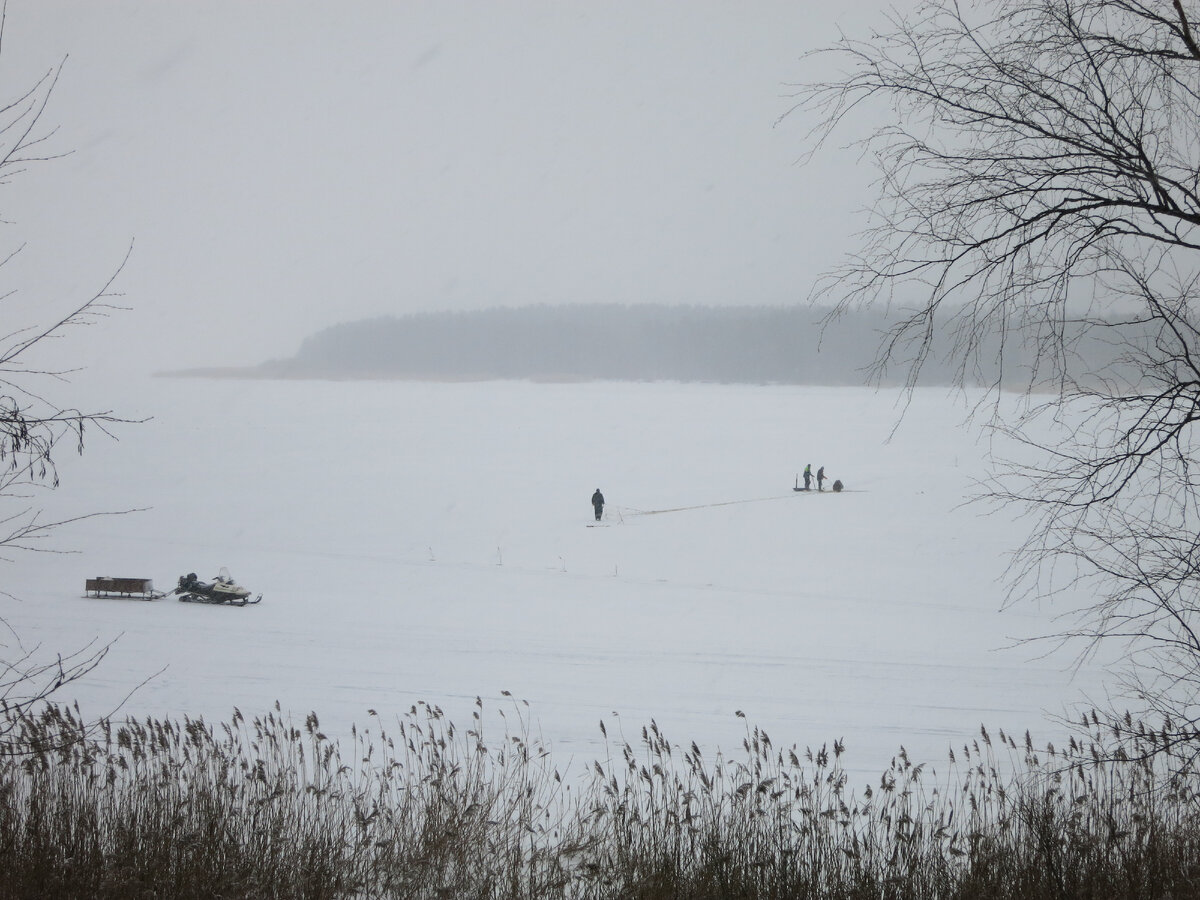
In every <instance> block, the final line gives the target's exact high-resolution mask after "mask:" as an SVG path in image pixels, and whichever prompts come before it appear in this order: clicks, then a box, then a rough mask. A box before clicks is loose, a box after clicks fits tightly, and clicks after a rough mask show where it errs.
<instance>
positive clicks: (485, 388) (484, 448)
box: [0, 378, 1105, 779]
mask: <svg viewBox="0 0 1200 900" xmlns="http://www.w3.org/2000/svg"><path fill="white" fill-rule="evenodd" d="M901 401H902V395H901V394H900V392H898V391H880V392H875V391H871V390H867V389H854V388H845V389H838V388H820V389H818V388H803V387H792V386H787V387H784V386H779V387H772V386H765V387H764V386H746V385H739V386H720V385H701V384H662V383H658V384H633V383H589V384H530V383H519V382H491V383H461V384H457V383H445V384H432V383H415V382H365V383H364V382H356V383H348V382H300V381H237V380H204V379H163V378H160V379H147V380H145V381H139V382H137V383H136V384H135V385H133V386H130V387H124V388H122V390H121V392H120V393H114V392H113V391H112V390H109V391H108V393H107V394H105V395H104V403H105V407H106V408H107V407H109V406H111V407H113V408H115V409H116V410H117V411H118V412H120V413H122V414H125V415H129V416H135V417H137V416H153V418H152V419H150V420H149V421H147V422H145V423H143V424H140V425H136V426H129V427H126V428H123V429H121V431H120V438H121V439H120V441H119V442H112V441H107V440H103V439H101V438H100V437H99V436H94V437H93V438H92V440H91V441H90V442H89V444H88V447H87V450H86V452H85V454H84V455H83V457H81V458H78V459H75V458H67V457H64V458H63V460H62V462H63V465H62V481H63V486H62V488H61V489H60V490H59V491H57V492H54V493H51V494H47V495H44V496H39V497H38V498H36V499H37V500H38V501H39V502H41V501H45V503H44V505H45V507H46V509H47V516H48V517H50V518H62V517H69V516H73V515H79V514H82V513H88V512H95V511H101V510H105V511H117V510H127V509H135V508H136V509H143V508H144V511H141V512H134V513H129V514H127V515H117V516H105V517H100V518H92V519H87V520H85V521H82V522H80V523H77V524H74V525H70V526H67V527H64V528H62V529H60V530H59V531H58V532H57V534H56V536H55V538H54V541H55V547H56V548H57V549H63V550H66V549H70V550H75V551H77V553H75V554H73V555H65V556H64V555H52V554H34V555H27V556H23V557H21V558H20V559H18V560H17V561H15V562H12V563H8V564H6V565H5V568H4V570H3V578H4V590H5V591H6V592H8V593H10V594H12V595H13V597H14V598H16V599H14V600H7V599H5V600H3V606H2V607H0V611H2V614H3V617H4V618H5V619H6V620H7V621H8V622H9V623H10V625H11V626H12V627H13V629H14V630H15V632H16V633H17V634H18V635H19V636H20V639H21V641H22V642H23V644H24V646H25V647H26V648H31V647H33V646H34V645H38V646H39V647H40V649H39V650H38V654H39V655H42V656H46V655H49V656H50V658H53V654H54V653H58V652H67V651H70V650H73V649H76V648H78V647H79V646H82V645H84V644H86V643H88V642H89V641H93V640H98V641H99V642H101V643H105V642H109V641H115V643H114V645H113V647H112V650H111V652H110V653H109V655H108V657H107V658H106V659H105V660H104V662H103V663H102V665H101V666H100V667H99V668H98V669H97V670H96V671H95V672H93V673H92V674H91V675H89V676H88V677H87V678H86V679H85V680H84V681H82V682H79V683H76V684H72V685H69V686H68V687H67V688H66V689H65V691H64V693H63V694H62V695H61V699H70V700H78V702H79V703H80V705H81V707H82V708H83V710H84V712H85V714H90V715H96V714H102V713H107V712H109V711H110V710H112V709H114V708H115V707H117V706H118V705H120V704H121V703H122V701H124V706H123V707H122V712H123V713H129V714H134V715H138V716H146V715H152V716H170V717H182V716H184V715H190V716H193V717H194V716H204V717H206V718H210V719H223V718H227V717H228V716H229V715H230V714H231V713H232V710H233V708H234V707H235V706H236V707H239V708H240V709H241V710H242V711H243V712H244V713H246V714H247V715H250V714H253V713H257V712H260V711H265V710H267V709H268V708H270V707H272V706H273V705H274V703H275V702H276V701H278V702H279V703H280V705H281V706H282V708H283V709H284V710H286V711H290V712H291V713H292V714H293V715H294V716H295V717H297V718H298V719H299V720H302V718H303V716H304V714H305V713H307V712H308V711H310V710H313V711H316V712H317V714H318V715H319V717H320V719H321V724H322V728H323V730H324V731H326V733H328V734H330V735H340V734H345V733H346V732H347V731H348V729H349V726H350V724H351V723H358V724H359V725H360V726H362V725H365V724H368V715H367V710H369V709H374V710H377V711H378V712H379V714H380V715H381V716H382V717H383V719H384V721H385V722H386V721H387V720H388V719H390V718H392V717H393V716H394V715H396V714H398V713H401V712H403V711H405V710H407V709H408V708H409V707H410V706H411V705H412V704H414V703H416V702H417V701H421V700H424V701H428V702H430V703H435V704H439V705H441V706H442V707H443V708H444V709H445V710H446V712H447V715H448V716H449V717H450V718H451V719H452V720H453V721H456V722H457V723H459V724H464V725H465V724H467V723H468V722H469V721H470V711H471V709H472V706H473V703H474V701H475V698H476V696H477V695H478V696H482V698H483V699H484V701H485V705H486V706H488V707H494V706H497V705H500V704H504V703H508V702H510V701H508V700H507V699H506V698H505V696H504V694H503V692H505V691H507V692H510V693H511V695H512V696H513V697H514V698H519V699H522V700H527V701H528V703H529V707H528V710H527V712H528V714H529V715H530V716H531V718H532V720H533V721H534V723H535V726H536V727H537V728H538V729H539V730H540V732H541V733H542V735H543V736H544V738H545V739H546V740H547V741H548V742H549V744H550V745H551V747H552V749H553V751H554V753H555V754H556V756H561V757H562V760H563V763H564V764H565V763H566V762H567V760H569V759H572V758H574V759H576V760H581V761H583V762H585V763H586V762H587V761H588V760H590V759H592V758H593V757H594V756H595V755H596V754H598V753H600V752H601V751H602V736H601V734H600V730H599V722H600V720H605V722H606V724H607V726H608V728H609V731H610V732H613V731H614V730H617V729H623V731H624V733H625V735H626V737H628V738H631V739H632V738H635V737H636V736H637V735H638V734H639V733H640V730H641V727H642V725H643V724H646V723H648V722H649V720H650V719H651V718H653V719H654V720H655V721H656V722H657V723H658V725H659V727H660V728H661V729H662V730H663V732H664V733H665V734H666V736H667V737H668V738H669V739H671V740H673V741H679V742H683V741H689V742H690V741H692V740H695V741H697V742H698V743H699V744H700V745H701V747H703V748H705V750H706V752H711V751H714V750H715V749H716V748H717V747H721V748H725V749H727V750H731V751H737V750H738V748H740V745H741V741H742V738H743V736H744V734H745V729H746V727H747V723H749V724H750V725H752V726H753V725H757V726H760V727H761V728H763V729H764V730H766V731H767V732H768V733H769V734H770V736H771V739H772V740H773V742H774V743H775V744H777V745H789V744H792V743H796V744H799V745H801V746H802V747H803V746H805V745H813V746H819V745H820V744H822V743H826V742H831V741H833V740H834V739H837V738H844V739H845V742H846V745H847V750H848V752H847V756H846V757H845V762H846V765H847V768H848V769H849V770H850V771H851V773H852V774H856V775H861V776H863V777H864V779H870V778H872V777H873V776H875V775H877V774H878V772H879V771H881V769H882V768H883V767H884V766H886V764H887V761H888V760H889V759H890V757H891V756H892V755H893V754H894V753H895V752H896V750H897V749H898V748H899V747H900V745H904V746H905V747H906V748H907V750H908V752H909V754H910V756H911V757H912V758H913V759H915V760H917V761H925V760H928V761H930V762H933V763H935V764H938V763H940V762H941V761H942V760H944V759H945V757H946V751H947V749H948V748H949V747H951V746H955V747H957V746H961V744H962V743H964V742H966V741H970V740H971V739H973V738H974V736H975V735H976V734H978V729H979V725H980V724H981V723H983V724H986V725H987V726H988V727H989V729H992V728H994V727H1002V728H1004V729H1006V730H1012V731H1014V732H1015V733H1017V734H1022V733H1023V732H1024V730H1025V729H1027V728H1028V729H1031V730H1032V731H1033V733H1034V736H1035V739H1036V738H1040V737H1045V738H1046V739H1057V738H1058V737H1059V736H1060V734H1061V727H1060V726H1058V725H1057V724H1056V723H1055V722H1054V721H1053V718H1054V717H1055V716H1059V715H1061V714H1063V713H1064V711H1065V710H1067V709H1068V708H1069V707H1071V706H1072V705H1073V704H1075V703H1076V702H1077V701H1079V700H1080V699H1081V698H1082V697H1083V696H1084V695H1091V696H1092V697H1098V696H1102V694H1103V691H1104V688H1105V683H1104V680H1103V678H1104V670H1103V668H1102V666H1101V665H1100V664H1099V663H1091V664H1088V665H1084V666H1083V667H1081V668H1079V669H1078V670H1075V669H1074V668H1073V667H1072V664H1073V663H1074V662H1075V660H1074V657H1073V656H1071V655H1070V654H1069V653H1065V652H1056V653H1051V654H1049V655H1046V651H1047V647H1045V646H1042V645H1035V646H1030V645H1022V644H1019V643H1016V642H1017V641H1018V640H1019V639H1021V638H1024V637H1029V636H1035V635H1039V634H1045V633H1047V632H1048V631H1050V630H1052V629H1053V628H1054V622H1053V621H1052V617H1053V615H1054V614H1055V613H1056V612H1059V611H1061V610H1057V609H1051V608H1039V607H1037V606H1035V605H1025V606H1022V605H1018V606H1016V607H1014V608H1012V609H1008V610H1004V611H1002V610H1001V606H1002V603H1003V590H1002V585H1001V584H1000V582H999V580H998V579H999V578H1000V576H1001V575H1002V573H1003V570H1004V567H1005V565H1006V563H1007V562H1008V557H1007V554H1008V553H1009V552H1011V551H1012V550H1013V549H1015V548H1016V547H1017V546H1018V545H1019V543H1020V542H1021V540H1022V538H1023V537H1024V535H1025V529H1026V527H1027V526H1026V525H1023V524H1021V523H1020V522H1015V521H1013V520H1012V518H1011V517H1010V516H1007V515H993V516H985V515H982V514H981V510H980V509H979V508H976V507H973V506H966V507H964V506H963V505H962V504H963V501H964V499H966V497H967V496H968V495H969V494H970V492H971V485H972V482H973V481H974V480H975V479H977V478H979V477H980V476H982V475H983V474H984V472H985V467H984V459H983V457H984V449H983V445H982V444H981V442H980V440H979V432H978V430H977V429H974V428H968V427H965V426H964V425H963V422H964V418H965V412H966V411H965V406H964V404H963V401H962V400H961V399H956V398H955V396H954V395H952V394H950V393H948V392H947V391H945V390H941V389H925V390H920V391H917V392H916V394H915V395H914V396H913V398H912V402H911V404H910V405H909V407H908V410H907V413H906V414H905V417H904V419H903V422H902V424H901V426H900V428H899V430H898V431H897V432H896V434H895V435H894V436H893V437H891V439H890V440H889V436H890V435H891V434H892V431H893V428H894V427H895V425H896V422H897V418H898V416H899V410H900V404H901ZM807 463H811V464H812V465H813V468H814V471H815V470H816V468H817V467H819V466H822V465H823V466H824V467H825V470H826V474H827V477H828V479H829V482H830V483H831V482H832V481H833V480H834V479H839V478H840V479H842V480H843V481H844V482H845V484H846V486H847V489H848V490H847V492H846V493H843V494H840V495H834V494H832V493H829V492H828V491H827V492H826V493H823V494H817V493H816V492H815V491H814V492H808V493H804V492H794V491H793V490H792V486H793V483H794V479H795V477H796V475H797V473H799V472H801V471H802V470H803V468H804V466H805V464H807ZM597 486H599V487H600V488H601V490H602V491H603V492H604V495H605V498H606V501H607V504H606V506H605V520H604V521H605V523H606V524H607V525H608V526H609V527H606V528H588V527H587V525H589V524H594V522H593V513H592V508H591V505H590V496H591V493H592V491H593V490H594V489H595V488H596V487H597ZM660 510H677V511H674V512H660V513H658V514H653V515H650V514H647V513H651V512H655V511H660ZM222 566H227V567H228V568H229V570H230V572H231V573H232V575H233V576H234V577H235V578H236V579H237V580H238V582H239V583H240V584H242V585H244V586H245V587H247V588H248V589H251V590H253V591H254V592H255V593H256V594H257V593H258V592H262V594H263V602H262V603H261V604H260V605H258V606H250V607H246V608H244V609H243V608H228V607H211V606H203V605H198V604H185V603H179V602H176V600H175V598H174V597H168V598H166V599H163V600H158V601H156V602H141V601H136V600H124V599H97V598H85V597H84V596H83V586H84V581H85V579H86V578H89V577H94V576H100V575H104V576H131V577H151V578H153V579H154V583H155V587H156V588H158V589H159V590H163V589H166V590H169V589H172V588H173V587H174V586H175V582H176V579H177V578H178V577H179V576H180V575H181V574H184V573H187V572H196V573H198V575H199V576H200V577H201V578H204V579H207V578H209V577H210V576H212V575H213V574H215V573H216V572H217V571H218V570H219V569H220V567H222ZM8 642H9V643H11V638H10V639H9V641H8ZM143 682H145V683H144V684H143ZM130 692H132V695H131V696H128V700H126V699H125V698H126V697H127V695H130ZM739 710H740V711H742V712H744V714H745V719H741V718H739V717H738V716H737V715H736V713H737V711H739ZM614 713H617V714H619V720H617V719H614V718H613V714H614Z"/></svg>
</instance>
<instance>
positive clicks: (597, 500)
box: [592, 463, 843, 522]
mask: <svg viewBox="0 0 1200 900" xmlns="http://www.w3.org/2000/svg"><path fill="white" fill-rule="evenodd" d="M814 480H815V481H816V482H817V490H818V491H824V490H825V467H824V466H821V467H820V468H819V469H817V474H816V475H813V470H812V464H811V463H810V464H808V465H807V466H805V467H804V487H800V479H798V478H797V479H796V487H795V488H794V490H797V491H810V490H812V483H813V481H814ZM842 487H843V485H842V482H841V480H840V479H839V480H837V481H835V482H834V483H833V485H832V486H831V488H832V490H833V491H835V492H839V491H841V490H842ZM592 511H593V512H595V514H596V521H597V522H599V521H600V519H601V517H602V516H603V515H604V495H603V494H602V493H600V488H596V492H595V493H594V494H592Z"/></svg>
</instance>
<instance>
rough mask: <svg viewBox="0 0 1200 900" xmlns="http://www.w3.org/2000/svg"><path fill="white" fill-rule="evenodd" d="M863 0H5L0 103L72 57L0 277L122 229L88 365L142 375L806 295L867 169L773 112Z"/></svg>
mask: <svg viewBox="0 0 1200 900" xmlns="http://www.w3.org/2000/svg"><path fill="white" fill-rule="evenodd" d="M882 6H883V4H882V3H878V2H875V0H858V2H852V3H849V4H829V3H819V4H818V3H805V2H796V0H761V2H714V0H695V2H655V0H636V2H610V0H604V2H600V0H596V2H588V3H580V2H527V0H521V2H444V0H430V2H415V0H393V2H358V3H353V2H351V3H329V2H288V3H284V2H270V3H268V2H257V3H256V2H247V0H216V2H214V0H205V2H199V0H197V2H183V0H174V2H163V0H105V2H93V0H70V2H68V0H9V2H8V10H7V19H6V23H5V29H4V43H3V54H2V57H0V76H2V78H3V81H2V82H0V83H2V84H3V88H4V91H5V98H6V99H7V98H9V97H12V96H14V95H15V94H16V93H19V92H20V91H21V90H23V89H24V88H25V87H27V86H28V85H29V84H31V83H32V82H33V81H34V80H36V78H37V77H39V76H40V75H41V74H42V73H43V72H45V71H47V70H49V69H51V68H52V67H54V66H55V65H56V64H57V63H58V62H59V61H60V60H62V59H63V58H64V57H66V64H65V66H64V67H63V71H62V74H61V77H60V79H59V82H58V86H57V88H56V89H55V91H54V94H53V98H52V100H51V103H50V106H49V108H48V110H47V112H46V115H45V118H44V120H43V121H44V124H48V125H56V126H57V127H58V131H57V133H56V134H55V135H54V136H53V138H52V139H51V141H50V143H49V144H48V145H47V147H48V149H50V150H54V151H59V152H65V151H71V155H70V156H68V157H66V158H64V159H60V160H56V161H53V162H50V163H47V164H44V165H40V166H38V167H35V168H33V169H31V170H30V171H28V172H27V173H25V174H23V175H21V176H19V178H16V179H13V180H11V181H10V183H9V184H8V185H5V186H3V193H0V203H2V206H0V211H2V218H3V219H4V220H5V222H6V223H7V224H6V225H5V226H4V228H5V230H4V231H3V232H0V240H4V241H5V244H4V246H5V247H6V248H9V247H15V246H17V245H19V244H22V243H24V244H25V245H26V247H25V249H24V250H23V251H22V257H21V260H20V261H19V264H14V265H12V266H11V267H10V268H9V269H8V270H7V271H6V273H5V275H6V283H5V288H6V289H11V288H14V287H15V288H17V289H18V290H19V291H20V292H21V294H20V296H21V297H23V298H25V300H26V301H30V300H33V301H35V302H36V303H38V304H42V308H49V306H48V304H50V303H51V301H57V302H59V303H65V302H69V300H71V299H75V298H77V297H82V296H83V295H85V294H86V293H87V292H88V291H89V290H91V289H94V288H95V287H96V286H98V285H99V284H101V283H102V282H103V281H104V279H105V278H106V277H107V276H108V274H109V273H110V272H111V270H112V269H113V268H114V267H115V266H116V265H117V264H118V263H119V262H120V260H121V258H122V257H123V256H124V254H125V251H126V249H127V247H128V245H129V244H130V242H133V244H134V250H133V255H132V257H131V258H130V261H129V263H128V265H127V267H126V269H125V271H124V272H123V274H122V275H121V277H120V280H119V287H120V289H121V290H122V292H123V293H124V295H125V296H124V299H123V301H122V302H123V303H124V304H125V305H127V306H129V307H131V310H130V311H129V312H124V313H121V314H120V315H119V316H117V317H116V318H113V319H111V320H109V321H108V322H106V323H104V324H103V325H102V326H101V328H100V329H96V330H93V331H91V332H88V333H87V335H86V338H85V339H84V341H85V343H86V344H87V346H88V349H87V351H86V353H85V361H87V362H88V363H89V364H95V360H96V359H103V358H104V355H105V353H107V352H108V351H109V349H110V348H114V347H120V348H121V349H122V355H123V356H125V357H128V356H130V355H133V356H135V357H136V359H137V362H136V365H137V366H144V367H145V368H147V369H158V368H164V367H184V366H195V365H206V364H213V365H237V364H253V363H257V362H260V361H262V360H264V359H268V358H277V357H282V356H290V355H291V354H292V353H293V352H294V351H295V350H296V348H297V347H298V346H299V343H300V341H301V340H302V339H303V338H304V337H305V336H307V335H308V334H311V333H313V332H314V331H316V330H318V329H320V328H322V327H325V326H327V325H330V324H334V323H336V322H341V321H347V320H351V319H358V318H364V317H369V316H376V315H385V314H403V313H406V312H413V311H428V310H459V309H461V310H466V309H476V308H485V307H491V306H498V305H506V306H513V305H524V304H529V303H577V302H621V303H646V302H657V303H698V304H710V305H734V304H769V305H778V304H790V303H796V302H802V301H804V299H805V298H806V296H807V293H808V290H809V288H810V286H811V284H812V281H813V279H814V277H815V276H816V275H817V274H819V272H820V271H821V270H822V269H823V268H824V267H826V266H828V264H829V263H830V261H831V260H832V259H834V258H836V257H837V256H838V255H839V254H841V253H843V252H845V251H846V250H847V249H849V243H850V236H851V234H852V231H853V229H854V228H856V227H860V226H861V224H862V220H861V219H860V220H858V221H857V222H856V221H855V220H854V219H853V218H852V216H851V213H852V212H853V211H854V210H855V209H858V208H861V207H862V206H863V204H864V203H866V202H867V200H868V198H869V192H868V183H869V181H870V179H871V177H872V172H871V170H870V169H869V168H868V167H866V166H862V165H859V164H857V161H856V159H855V157H854V156H853V155H851V154H849V153H846V152H838V151H837V150H836V149H835V148H831V149H830V150H829V151H828V152H825V153H823V154H822V155H821V156H819V157H818V158H817V159H816V160H815V161H813V162H812V163H810V164H808V165H805V166H801V165H798V164H797V160H798V158H799V157H800V156H801V154H802V152H803V151H804V149H805V143H804V138H805V130H806V128H807V126H808V125H809V124H811V123H810V122H808V121H806V120H804V119H802V118H801V117H799V116H793V117H789V118H787V119H785V120H784V121H783V123H781V124H777V120H778V119H779V117H780V116H781V115H783V114H784V113H785V112H786V111H787V110H788V108H789V106H790V105H791V101H790V100H789V99H788V92H789V86H788V85H789V83H794V82H796V81H798V80H800V79H801V78H803V77H805V76H806V75H811V74H812V72H813V69H812V67H811V63H805V62H803V61H802V60H801V56H802V55H803V54H804V53H805V52H806V51H808V50H810V49H813V48H816V47H819V46H823V45H826V44H828V43H829V42H830V41H831V40H832V39H833V38H834V37H835V36H836V34H837V29H838V28H839V27H842V28H844V29H845V30H847V31H851V32H857V33H861V32H862V31H863V30H864V29H865V28H867V27H869V26H870V25H871V24H873V23H877V22H878V21H879V12H878V11H879V9H880V8H881V7H882ZM12 308H13V309H16V308H18V307H17V306H13V307H12ZM10 320H11V319H10ZM79 340H80V338H79V337H73V341H79ZM131 351H132V353H131ZM88 354H95V357H93V356H90V355H88ZM110 362H111V360H110ZM103 364H108V363H103Z"/></svg>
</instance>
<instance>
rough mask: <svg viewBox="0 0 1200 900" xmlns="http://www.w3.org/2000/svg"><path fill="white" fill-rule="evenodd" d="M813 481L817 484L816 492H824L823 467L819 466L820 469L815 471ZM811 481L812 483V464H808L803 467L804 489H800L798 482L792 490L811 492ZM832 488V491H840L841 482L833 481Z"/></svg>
mask: <svg viewBox="0 0 1200 900" xmlns="http://www.w3.org/2000/svg"><path fill="white" fill-rule="evenodd" d="M815 480H816V482H817V490H818V491H823V490H825V467H824V466H821V468H819V469H817V474H816V476H815ZM813 481H814V476H813V470H812V463H809V464H808V465H807V466H805V467H804V487H800V484H799V482H797V484H796V487H795V488H794V490H797V491H811V490H812V483H813ZM832 488H833V490H834V491H841V489H842V482H841V480H840V479H839V480H838V481H835V482H834V483H833V485H832Z"/></svg>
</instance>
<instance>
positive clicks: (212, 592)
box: [175, 567, 262, 606]
mask: <svg viewBox="0 0 1200 900" xmlns="http://www.w3.org/2000/svg"><path fill="white" fill-rule="evenodd" d="M175 593H176V594H178V595H179V599H180V601H181V602H183V603H228V604H229V605H230V606H246V605H247V604H250V603H258V602H259V601H260V600H262V594H259V595H258V596H257V597H255V598H254V599H253V600H251V599H250V592H249V591H248V590H246V589H245V588H244V587H242V586H241V585H239V584H238V583H237V582H236V581H234V580H233V576H231V575H230V574H229V570H228V569H226V568H224V567H222V569H221V573H220V574H219V575H217V576H216V577H215V578H214V579H213V580H212V582H211V583H207V584H206V583H205V582H203V581H200V580H199V579H198V578H197V577H196V573H195V572H188V574H186V575H180V576H179V586H178V587H176V588H175Z"/></svg>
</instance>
